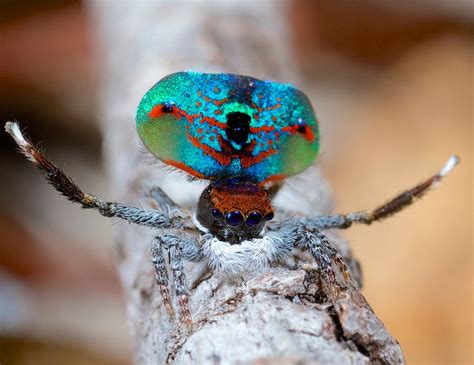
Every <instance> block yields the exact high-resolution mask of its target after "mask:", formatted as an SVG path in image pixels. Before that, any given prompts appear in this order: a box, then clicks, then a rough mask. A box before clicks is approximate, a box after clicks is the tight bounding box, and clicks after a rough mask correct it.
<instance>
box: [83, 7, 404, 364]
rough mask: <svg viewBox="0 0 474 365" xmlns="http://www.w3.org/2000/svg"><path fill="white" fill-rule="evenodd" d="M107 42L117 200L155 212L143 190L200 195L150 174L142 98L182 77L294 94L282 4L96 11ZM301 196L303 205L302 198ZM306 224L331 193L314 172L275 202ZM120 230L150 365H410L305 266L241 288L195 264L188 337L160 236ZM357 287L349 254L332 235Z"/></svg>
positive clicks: (107, 104) (179, 196)
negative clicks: (155, 244) (179, 320)
mask: <svg viewBox="0 0 474 365" xmlns="http://www.w3.org/2000/svg"><path fill="white" fill-rule="evenodd" d="M90 5H91V6H90V9H91V13H92V14H93V17H94V20H95V24H96V27H97V31H98V34H99V36H100V37H101V39H100V47H99V49H100V51H99V57H100V60H101V62H102V72H101V75H102V90H101V91H102V93H101V95H102V100H101V110H100V118H101V121H102V122H103V131H104V136H105V154H106V160H107V165H108V166H109V168H110V181H111V185H112V187H113V190H115V195H114V198H116V199H117V200H120V201H128V202H135V203H136V202H140V203H141V204H143V205H146V204H148V203H149V202H147V201H146V199H145V198H144V194H143V192H144V190H145V189H146V188H147V187H151V186H154V185H159V186H161V187H162V188H163V189H164V190H165V191H166V192H167V193H168V194H169V195H170V196H171V197H172V198H173V199H174V200H175V201H177V202H178V203H179V204H181V205H183V206H185V207H188V208H190V209H192V207H193V206H194V205H195V204H196V200H197V197H198V195H199V193H200V191H201V190H202V188H203V186H204V185H202V184H200V183H189V182H187V181H186V180H185V179H184V178H183V176H182V175H180V174H170V173H168V172H167V170H164V169H160V168H159V167H155V166H150V165H149V164H148V165H147V164H146V163H144V161H146V157H144V156H145V154H143V153H142V152H140V148H139V143H138V138H137V136H136V133H135V131H134V112H135V109H136V106H137V105H138V103H139V101H140V98H141V97H142V95H143V94H144V93H145V92H146V90H147V89H148V88H150V87H151V86H152V85H153V84H154V83H155V82H156V81H157V80H159V79H160V78H161V77H163V76H164V75H166V74H168V73H171V72H174V71H179V70H183V69H194V70H200V71H210V72H212V71H213V72H216V71H221V72H222V71H224V72H234V73H240V74H248V75H252V76H254V77H258V78H270V79H275V80H281V81H285V82H290V81H291V82H293V83H296V84H298V81H299V80H297V78H296V72H295V69H294V64H293V62H292V57H291V49H290V48H289V47H288V44H289V40H288V30H287V26H286V23H285V17H284V7H285V6H286V3H285V2H282V1H280V2H274V1H215V2H211V1H203V2H176V1H159V2H158V1H157V2H152V1H149V2H135V1H120V2H104V1H95V2H94V1H93V2H91V3H90ZM301 191H304V192H305V195H304V197H302V196H301V194H299V195H298V194H297V193H298V192H301ZM277 200H278V201H277V206H278V204H279V205H280V206H281V205H284V206H285V207H286V208H287V209H293V210H297V211H300V212H303V213H310V212H311V213H316V212H322V211H326V210H327V209H328V207H329V204H330V197H329V193H328V189H327V188H326V185H325V183H324V180H323V179H322V177H321V175H320V173H319V172H318V171H317V170H316V169H312V170H311V171H309V172H308V173H306V174H305V175H304V176H303V177H300V178H295V179H293V181H292V183H291V184H288V185H287V186H286V187H284V189H283V191H282V192H281V194H279V196H278V199H277ZM154 234H155V235H156V234H157V232H151V231H150V230H146V229H143V228H138V227H132V226H130V225H122V224H121V225H118V226H117V229H116V241H117V260H118V267H119V272H120V275H121V279H122V283H123V287H124V291H125V295H126V300H127V309H128V315H129V319H130V326H131V331H132V335H133V340H134V343H135V360H136V362H137V363H143V364H169V363H173V364H192V363H195V364H206V363H210V364H214V363H215V364H245V363H252V364H270V363H271V364H293V363H296V362H298V363H301V364H313V363H314V364H349V363H350V364H368V363H383V364H396V363H403V361H404V360H403V355H402V353H401V350H400V347H399V345H398V343H397V341H396V340H395V339H393V338H392V337H391V336H390V334H389V333H388V332H387V331H386V329H385V328H384V326H383V324H382V323H381V322H380V320H379V319H378V318H377V317H376V316H375V314H374V312H373V311H372V310H371V308H370V306H369V305H368V304H367V302H366V301H365V299H364V298H363V297H362V295H360V294H354V295H352V296H347V297H346V298H345V299H343V300H341V301H340V302H338V303H337V305H335V306H333V305H330V304H328V303H327V302H325V301H324V300H323V299H324V298H323V297H322V296H321V295H320V288H319V280H318V271H317V268H316V266H315V264H314V263H312V262H311V260H308V259H307V257H306V256H305V255H300V257H297V258H294V259H291V260H288V262H286V263H283V264H281V265H275V267H272V268H267V269H264V270H262V271H260V272H254V273H244V274H242V275H240V276H238V277H235V276H234V277H231V276H224V275H220V274H215V273H207V272H206V269H205V264H204V263H202V264H187V265H186V273H187V275H188V281H189V282H190V283H191V284H192V288H193V289H192V291H191V310H192V312H193V317H194V321H195V323H196V328H195V331H194V333H193V334H192V335H188V334H187V333H186V331H184V330H182V329H180V328H179V327H177V326H176V325H175V323H174V322H173V321H171V320H170V319H168V318H167V315H166V312H165V310H164V308H163V307H162V305H161V299H160V297H159V293H158V290H157V288H156V286H155V284H154V275H153V268H152V265H151V263H150V254H149V251H150V243H151V240H152V237H153V235H154ZM331 237H332V239H333V241H335V244H336V246H337V247H338V248H339V250H340V252H341V254H342V255H343V256H344V257H345V258H346V260H347V262H348V263H349V264H350V266H351V268H352V271H353V274H354V276H355V277H356V280H358V281H359V282H360V275H359V272H358V265H357V262H356V261H355V259H354V258H353V257H352V255H351V252H350V249H349V247H348V245H347V244H346V243H345V242H344V241H342V240H341V239H340V238H338V237H337V236H335V235H331Z"/></svg>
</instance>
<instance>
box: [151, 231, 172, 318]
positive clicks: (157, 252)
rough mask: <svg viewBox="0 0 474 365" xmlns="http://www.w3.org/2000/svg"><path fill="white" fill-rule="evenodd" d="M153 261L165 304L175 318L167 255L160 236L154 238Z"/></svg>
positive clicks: (152, 247) (157, 282)
mask: <svg viewBox="0 0 474 365" xmlns="http://www.w3.org/2000/svg"><path fill="white" fill-rule="evenodd" d="M151 262H152V263H153V266H154V267H155V273H156V284H157V285H158V289H159V290H160V295H161V299H162V300H163V305H164V306H165V308H166V311H167V312H168V315H169V316H170V317H171V318H174V309H173V304H172V301H171V296H170V292H169V289H168V283H169V280H168V271H167V270H166V263H165V257H164V255H163V247H162V241H161V239H160V238H159V237H157V238H155V239H154V240H153V243H152V245H151Z"/></svg>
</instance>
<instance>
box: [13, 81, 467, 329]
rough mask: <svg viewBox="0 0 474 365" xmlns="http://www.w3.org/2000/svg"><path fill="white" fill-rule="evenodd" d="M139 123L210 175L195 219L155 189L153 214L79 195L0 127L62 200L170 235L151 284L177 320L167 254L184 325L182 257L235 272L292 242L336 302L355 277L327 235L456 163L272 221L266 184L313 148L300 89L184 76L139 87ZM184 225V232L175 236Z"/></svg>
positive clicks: (194, 169) (394, 207) (400, 201)
mask: <svg viewBox="0 0 474 365" xmlns="http://www.w3.org/2000/svg"><path fill="white" fill-rule="evenodd" d="M136 125H137V130H138V135H139V137H140V139H141V141H142V142H143V144H144V145H145V147H146V148H147V149H148V150H149V151H150V152H151V153H152V154H153V155H154V156H155V157H156V158H158V159H160V160H161V161H163V162H165V163H166V164H168V165H171V166H173V167H176V168H178V169H181V170H184V171H185V172H186V173H188V174H190V175H192V176H193V177H195V178H199V179H207V180H210V184H209V185H208V186H207V187H206V188H205V189H204V191H203V192H202V194H201V197H200V199H199V202H198V205H197V208H196V211H195V213H194V214H193V215H190V214H188V212H186V211H184V210H183V209H181V208H180V207H179V206H178V205H176V204H175V203H174V202H173V201H172V200H171V199H170V198H169V197H168V196H167V195H166V194H165V193H164V192H163V191H162V190H160V189H158V188H155V189H153V191H152V193H151V194H152V196H153V197H154V198H155V200H156V201H157V202H158V205H159V206H158V209H155V210H153V209H150V210H146V209H142V208H138V207H132V206H128V205H125V204H120V203H116V202H108V201H104V200H102V199H100V198H98V197H95V196H93V195H91V194H87V193H84V192H82V190H81V189H80V188H79V187H78V186H77V185H76V183H75V182H74V181H72V179H71V178H69V177H68V176H67V175H66V174H64V173H63V172H62V171H61V169H59V168H58V167H56V166H55V165H54V164H53V163H51V162H50V161H49V160H48V159H47V158H46V157H45V156H44V155H43V154H42V153H41V152H40V151H38V149H36V148H35V147H34V146H33V144H32V143H30V142H29V141H28V140H27V139H26V138H25V137H24V136H23V134H22V133H21V131H20V128H19V126H18V124H17V123H14V122H8V123H7V124H6V126H5V129H6V131H7V132H8V133H9V134H10V135H11V136H12V137H13V138H14V140H15V141H16V143H17V144H18V146H19V147H20V150H21V152H22V153H23V154H24V155H25V156H26V157H27V158H28V159H29V160H31V161H32V162H33V163H34V164H35V165H36V166H37V167H38V168H39V169H40V170H41V171H42V172H44V173H45V176H46V179H47V180H48V181H49V182H50V183H51V184H52V185H53V186H54V188H56V190H58V191H59V192H60V193H61V194H63V195H64V196H66V198H67V199H69V200H70V201H72V202H75V203H79V204H81V205H82V207H83V208H92V209H96V210H98V211H99V213H100V214H102V215H103V216H105V217H117V218H121V219H124V220H126V221H129V222H131V223H135V224H139V225H144V226H148V227H151V228H159V229H160V231H161V232H163V230H164V231H165V232H166V233H165V234H161V235H159V236H156V238H155V240H154V241H153V243H152V249H151V256H152V262H153V265H154V267H155V269H156V281H157V283H158V287H159V290H160V294H161V296H162V299H163V303H164V306H165V307H166V310H167V311H168V313H169V314H170V315H171V316H173V315H174V309H173V306H172V300H171V296H170V293H169V288H168V281H169V278H168V269H167V267H166V264H165V255H164V251H165V250H167V251H168V252H169V266H170V271H171V272H172V275H173V278H174V284H175V285H174V290H175V292H176V297H177V299H178V303H179V307H180V316H181V321H183V322H184V323H186V324H187V325H188V326H191V324H192V317H191V313H190V310H189V307H188V295H189V292H188V288H187V285H186V278H185V273H184V271H183V261H182V260H183V259H184V260H190V261H200V260H202V259H206V260H207V261H208V265H209V266H210V267H211V268H212V269H214V270H220V271H227V272H235V273H237V272H242V271H244V270H249V269H252V268H256V267H262V266H265V265H268V264H269V263H271V262H274V261H278V260H280V259H281V258H283V257H284V256H286V255H289V254H290V253H291V251H292V250H293V249H294V248H300V249H303V250H307V251H309V252H310V254H311V255H312V256H313V257H314V260H315V261H316V263H317V265H318V268H319V270H320V272H321V278H322V281H323V284H324V285H323V289H324V290H325V292H326V294H327V295H328V297H329V298H330V299H331V300H336V299H337V296H338V293H339V292H340V290H342V288H349V289H350V288H352V285H351V277H350V274H349V270H348V268H347V266H346V264H345V263H344V261H343V260H342V258H341V257H340V256H339V254H338V252H337V250H336V249H335V248H334V247H333V245H332V244H331V242H329V241H328V239H327V238H326V235H325V234H324V230H326V229H344V228H348V227H350V226H351V225H352V224H353V223H363V224H371V223H372V222H374V221H379V220H382V219H384V218H387V217H389V216H391V215H393V214H394V213H396V212H398V211H400V210H402V209H403V208H405V207H406V206H408V205H410V204H411V203H413V202H414V201H415V200H416V199H417V198H419V197H421V196H422V195H423V194H424V193H425V192H426V191H427V190H428V189H430V188H431V187H432V186H433V185H435V184H436V183H437V182H439V181H440V180H441V179H442V178H443V177H444V176H445V175H446V174H447V173H448V172H449V171H451V170H452V168H453V167H454V166H455V165H456V164H457V162H458V159H457V158H456V157H455V156H453V157H451V158H450V159H449V160H448V162H447V163H446V165H445V166H444V167H443V169H442V170H441V171H440V172H439V173H437V174H435V175H433V176H432V177H430V178H429V179H427V180H426V181H423V182H422V183H420V184H418V185H416V186H415V187H413V188H411V189H409V190H406V191H405V192H403V193H401V194H400V195H398V196H396V197H395V198H393V199H391V200H389V201H388V202H386V203H385V204H383V205H381V206H379V207H378V208H376V209H374V210H372V211H362V212H355V213H350V214H335V215H326V216H313V217H296V216H292V215H290V214H277V215H276V217H275V219H273V218H274V211H273V209H272V203H271V197H272V194H271V193H270V192H269V191H274V190H277V189H274V188H273V189H271V190H269V188H270V187H272V185H273V187H275V186H278V181H281V180H283V179H284V178H286V177H288V176H291V175H295V174H298V173H300V172H302V171H303V170H305V169H306V168H307V167H308V166H310V165H311V164H312V163H313V162H314V159H315V158H316V155H317V152H318V149H319V131H318V122H317V119H316V117H315V114H314V112H313V109H312V107H311V104H310V102H309V101H308V99H307V98H306V96H305V95H304V94H303V93H302V92H301V91H299V90H297V89H295V88H294V87H293V86H291V85H287V84H280V83H276V82H270V81H261V80H257V79H254V78H251V77H246V76H239V75H232V74H202V73H194V72H180V73H176V74H172V75H169V76H167V77H165V78H164V79H162V80H160V81H159V82H158V83H157V84H156V85H155V86H153V87H152V88H151V89H150V90H149V91H148V92H147V93H146V95H145V96H144V97H143V99H142V101H141V103H140V105H139V107H138V111H137V116H136ZM275 183H277V184H275ZM183 230H186V231H187V232H191V234H186V235H184V234H177V232H178V231H181V232H182V231H183ZM192 231H194V232H192ZM337 272H339V273H340V274H342V275H336V274H337ZM339 276H341V278H343V279H342V280H344V281H345V282H344V283H341V282H340V280H339V279H338V277H339Z"/></svg>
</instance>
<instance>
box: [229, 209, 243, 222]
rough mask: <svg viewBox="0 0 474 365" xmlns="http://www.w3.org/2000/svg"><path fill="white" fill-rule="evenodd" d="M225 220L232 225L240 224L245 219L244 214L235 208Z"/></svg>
mask: <svg viewBox="0 0 474 365" xmlns="http://www.w3.org/2000/svg"><path fill="white" fill-rule="evenodd" d="M225 221H226V223H227V224H228V225H230V226H238V225H240V224H242V222H243V221H244V216H243V215H242V213H240V212H239V211H238V210H233V211H232V212H229V213H227V214H226V215H225Z"/></svg>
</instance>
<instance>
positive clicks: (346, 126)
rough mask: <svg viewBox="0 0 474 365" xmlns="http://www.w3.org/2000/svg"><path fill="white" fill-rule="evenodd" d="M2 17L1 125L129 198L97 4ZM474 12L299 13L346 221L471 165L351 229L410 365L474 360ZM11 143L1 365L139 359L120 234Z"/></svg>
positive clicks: (56, 4)
mask: <svg viewBox="0 0 474 365" xmlns="http://www.w3.org/2000/svg"><path fill="white" fill-rule="evenodd" d="M181 5H183V6H184V5H185V2H182V4H181ZM0 6H1V8H0V121H1V123H4V122H5V121H7V120H10V119H17V120H19V121H21V124H22V127H25V128H26V129H27V132H28V134H29V135H30V136H31V137H32V139H33V140H35V141H42V142H43V144H44V146H46V147H47V152H48V155H49V156H50V157H52V159H53V160H55V161H57V162H58V163H59V164H60V165H61V166H62V167H64V168H65V170H66V171H67V172H69V173H70V175H72V176H73V177H74V178H76V179H77V180H78V181H79V182H80V184H81V186H83V187H84V188H85V190H86V191H90V192H94V193H96V194H97V195H99V196H103V197H108V198H112V199H113V196H111V193H110V191H109V188H108V186H107V176H106V166H103V164H102V163H101V141H102V136H101V131H100V128H99V121H98V120H97V116H96V108H97V105H98V99H97V96H98V95H97V86H98V83H99V81H100V77H101V75H100V72H99V67H98V66H97V64H98V62H97V58H98V54H97V52H96V46H97V41H96V40H97V34H95V27H94V24H93V19H92V18H91V17H90V12H89V11H88V10H89V9H88V7H87V6H86V4H84V3H83V2H81V1H77V0H68V1H59V0H45V1H41V2H37V1H27V0H24V1H21V2H17V1H2V2H1V5H0ZM473 10H474V9H473V4H472V3H471V2H470V1H465V0H453V1H449V2H447V1H437V0H420V1H417V2H411V1H408V0H402V1H397V2H395V1H391V0H386V1H385V0H383V1H373V0H357V1H349V0H318V1H311V0H293V1H289V7H288V12H287V15H286V16H287V20H288V23H289V24H290V29H291V34H290V39H291V41H292V44H291V46H292V47H293V49H294V52H295V57H296V60H297V61H298V66H299V69H300V71H301V76H302V77H301V79H302V80H304V85H297V86H298V87H300V88H301V89H303V90H304V91H305V92H306V93H307V94H308V96H309V97H310V99H311V100H312V102H313V104H314V106H315V108H316V111H317V114H318V116H319V119H320V121H321V129H322V154H321V156H320V158H319V161H318V164H319V165H320V167H321V168H322V170H323V171H324V173H325V174H326V176H327V179H328V180H329V182H330V184H331V186H332V188H333V192H334V197H335V207H336V210H338V211H345V212H349V211H353V210H360V209H365V208H371V207H374V206H376V205H377V204H379V203H381V202H382V201H384V200H385V199H386V198H388V197H391V196H392V195H393V194H395V193H397V192H399V191H401V190H403V189H404V188H407V187H410V186H411V185H413V184H414V183H416V182H418V181H419V180H421V179H423V178H425V177H427V176H428V175H429V174H431V173H434V172H435V171H437V170H438V169H439V168H440V167H441V166H442V165H443V163H444V162H445V160H446V159H447V158H448V157H449V155H450V154H452V153H454V152H455V153H456V154H458V155H459V156H460V157H461V161H462V163H461V165H460V166H459V167H458V168H457V169H456V170H455V171H454V173H453V174H452V176H450V177H449V178H448V179H447V180H446V181H445V183H443V185H442V186H441V187H440V188H439V189H437V190H435V191H433V192H431V193H430V194H429V195H428V196H427V197H426V198H425V199H423V200H422V201H421V202H418V203H417V204H415V205H414V206H413V207H411V208H409V209H408V210H407V211H405V212H403V213H401V214H400V215H398V216H397V217H396V218H393V219H390V220H387V221H386V222H384V223H381V224H376V225H373V226H371V227H354V228H352V229H350V230H349V231H347V232H344V236H345V237H346V238H347V239H348V240H349V241H350V242H351V243H352V247H353V250H354V252H355V254H356V256H357V257H358V258H359V260H360V262H361V264H362V268H363V272H364V277H365V287H364V293H365V295H366V297H367V299H368V301H369V303H371V305H372V306H373V308H374V310H375V311H376V313H377V314H378V316H379V317H380V318H381V319H382V321H383V322H384V323H385V325H386V326H387V327H388V329H389V330H390V332H391V333H392V335H393V336H395V337H396V338H397V339H398V340H399V341H400V343H401V345H402V348H403V350H404V352H405V356H406V358H407V361H408V363H411V364H432V363H439V364H471V363H472V361H473V358H472V356H473V354H472V347H473V346H472V345H473V343H472V340H473V338H472V335H473V321H472V315H473V310H472V308H473V303H472V290H473V262H472V260H473V257H472V246H473V232H472V223H473V221H472V207H473V195H472V189H473V181H472V168H473V160H472V157H473V150H472V139H473V101H474V100H473V80H474V79H473V59H472V56H473V49H474V41H473V36H472V35H473V34H472V25H473V23H474V11H473ZM137 36H139V35H137ZM0 149H1V154H0V163H1V167H2V168H1V170H0V171H1V179H0V206H1V210H0V363H1V364H51V363H67V364H129V363H131V351H132V349H131V347H132V346H131V340H130V339H129V337H128V332H127V321H126V315H125V301H124V299H123V296H122V293H121V289H120V283H119V280H118V277H117V276H116V274H115V270H114V253H113V249H112V233H111V232H112V229H113V225H112V224H111V222H109V221H107V220H106V219H101V218H100V217H99V216H98V215H97V214H96V213H94V212H88V211H83V210H81V209H78V207H76V206H72V204H69V203H67V202H66V201H65V200H64V199H63V198H62V197H60V196H59V195H58V194H56V193H55V192H54V191H53V190H52V189H51V188H50V187H49V186H48V185H47V184H46V183H45V182H44V181H43V179H42V178H41V177H40V176H39V174H38V173H37V171H36V170H35V169H33V168H32V166H31V165H30V164H29V163H27V162H26V161H25V160H24V159H23V158H22V157H21V156H20V155H19V154H17V153H16V152H15V148H14V145H13V143H12V142H11V141H10V140H9V139H8V138H7V136H6V135H5V134H4V133H0Z"/></svg>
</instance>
